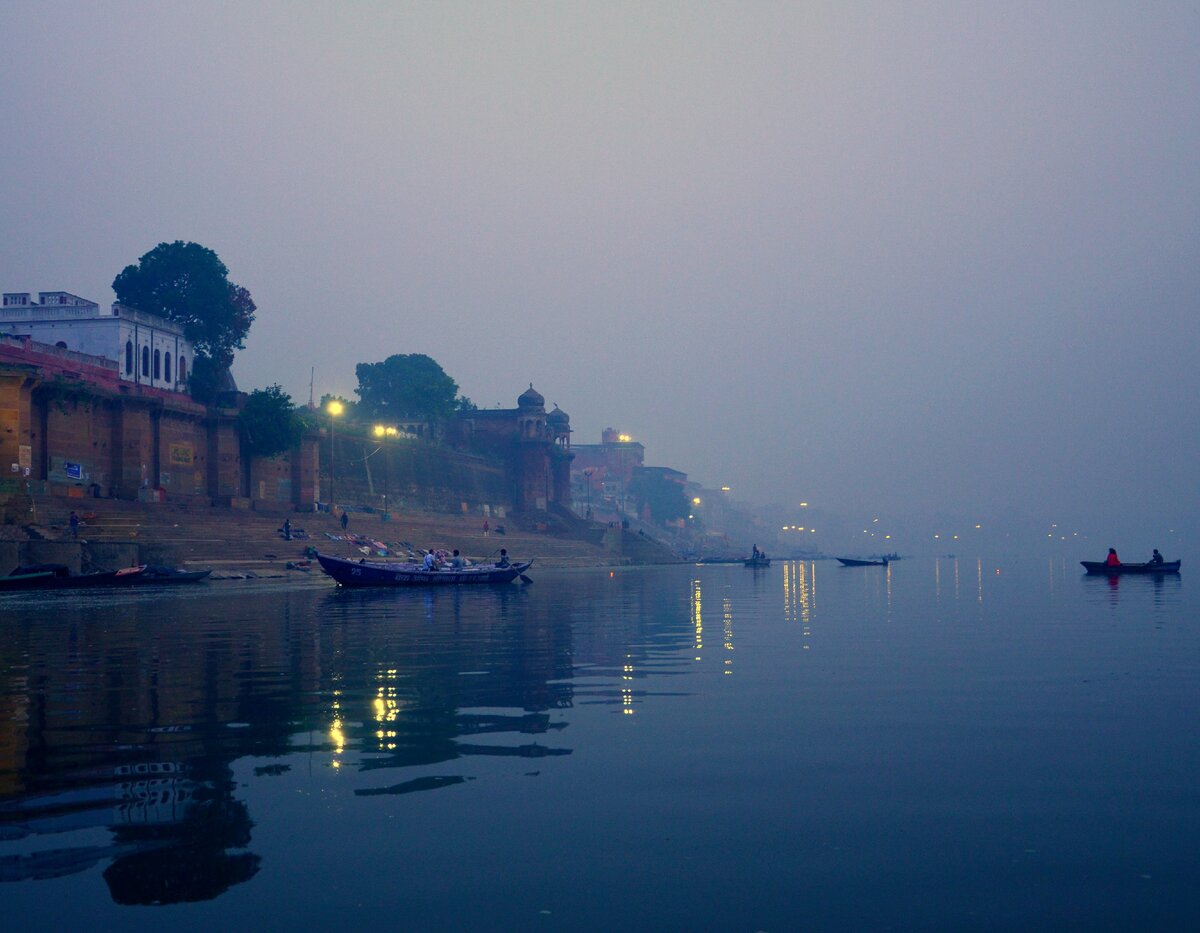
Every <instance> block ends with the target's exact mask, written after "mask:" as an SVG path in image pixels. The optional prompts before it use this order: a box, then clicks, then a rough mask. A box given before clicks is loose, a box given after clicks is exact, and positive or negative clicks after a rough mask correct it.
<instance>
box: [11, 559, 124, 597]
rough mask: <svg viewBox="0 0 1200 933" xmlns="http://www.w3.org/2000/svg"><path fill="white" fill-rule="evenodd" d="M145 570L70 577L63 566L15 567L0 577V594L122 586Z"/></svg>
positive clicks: (99, 572)
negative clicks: (5, 575) (16, 591)
mask: <svg viewBox="0 0 1200 933" xmlns="http://www.w3.org/2000/svg"><path fill="white" fill-rule="evenodd" d="M144 570H145V567H126V568H125V569H124V570H101V571H98V572H96V573H71V571H70V568H68V567H67V566H66V565H64V564H32V565H29V566H26V567H16V568H14V569H13V572H12V573H10V574H9V575H8V576H7V577H0V593H7V592H10V591H12V590H65V589H78V588H81V587H93V586H125V585H128V584H131V583H133V582H135V581H136V580H137V579H138V578H139V577H140V576H141V575H142V572H143V571H144Z"/></svg>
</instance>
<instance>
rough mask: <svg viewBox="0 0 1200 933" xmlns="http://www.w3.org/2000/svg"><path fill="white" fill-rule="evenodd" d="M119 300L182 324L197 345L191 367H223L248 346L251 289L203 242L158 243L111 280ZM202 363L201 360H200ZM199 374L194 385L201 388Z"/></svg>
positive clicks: (252, 309)
mask: <svg viewBox="0 0 1200 933" xmlns="http://www.w3.org/2000/svg"><path fill="white" fill-rule="evenodd" d="M112 287H113V291H114V292H115V293H116V296H117V301H118V302H120V303H121V304H123V305H126V306H128V307H130V308H134V309H136V310H138V311H143V312H145V313H147V314H157V315H158V316H159V317H164V318H166V319H167V320H169V321H174V322H176V323H177V324H182V325H183V329H184V333H185V334H186V335H187V338H188V340H190V341H191V342H192V346H193V347H194V350H195V359H194V361H193V373H196V374H197V376H201V375H203V374H204V373H205V372H209V374H210V375H211V374H212V372H217V373H219V372H220V371H221V370H225V369H228V368H229V366H230V364H232V363H233V351H234V350H240V349H241V348H242V347H243V346H244V341H245V338H246V334H247V333H249V331H250V325H251V324H253V323H254V312H255V310H257V309H256V307H255V304H254V299H252V298H251V297H250V292H248V291H247V290H246V289H245V288H243V287H242V286H240V285H235V284H234V283H233V282H230V281H229V270H228V269H227V268H225V264H224V263H223V262H221V260H220V258H218V256H217V254H216V253H214V252H213V251H212V250H211V249H208V248H207V247H204V246H201V245H200V244H199V243H184V242H183V241H182V240H176V241H175V242H174V243H159V244H158V246H156V247H154V249H152V250H150V252H148V253H146V254H145V255H144V256H142V257H141V258H140V259H139V260H138V262H137V265H135V266H126V267H125V268H124V269H123V270H121V272H120V274H119V275H118V276H117V277H116V278H115V279H114V280H113V286H112ZM196 364H198V365H196ZM208 381H211V380H203V379H202V380H200V382H198V383H197V384H196V385H195V386H193V390H194V391H193V394H194V395H197V397H201V395H203V391H201V392H200V393H197V392H196V391H195V389H196V388H201V389H202V390H203V388H204V386H202V385H200V383H201V382H208Z"/></svg>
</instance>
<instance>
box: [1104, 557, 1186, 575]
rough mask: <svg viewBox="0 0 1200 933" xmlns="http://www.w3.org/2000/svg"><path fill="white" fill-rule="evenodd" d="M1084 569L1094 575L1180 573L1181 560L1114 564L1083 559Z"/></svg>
mask: <svg viewBox="0 0 1200 933" xmlns="http://www.w3.org/2000/svg"><path fill="white" fill-rule="evenodd" d="M1080 563H1081V564H1083V569H1084V570H1086V571H1087V572H1088V573H1089V574H1092V575H1094V576H1101V575H1103V576H1109V577H1111V576H1115V575H1117V574H1125V573H1179V565H1180V564H1182V563H1183V561H1180V560H1168V561H1163V562H1162V563H1161V564H1113V565H1111V566H1110V565H1109V564H1107V563H1105V562H1104V561H1102V560H1081V561H1080Z"/></svg>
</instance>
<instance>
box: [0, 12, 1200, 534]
mask: <svg viewBox="0 0 1200 933" xmlns="http://www.w3.org/2000/svg"><path fill="white" fill-rule="evenodd" d="M0 33H2V34H3V35H4V36H5V37H6V42H5V57H4V58H3V60H2V61H0V116H2V117H3V126H4V129H5V148H4V151H5V163H4V168H5V170H4V172H3V173H2V175H0V209H2V213H3V217H4V225H3V234H2V237H3V248H2V249H0V287H2V288H3V290H5V291H38V290H53V289H64V290H67V291H71V292H74V293H76V294H79V295H83V296H85V297H88V298H91V299H93V300H97V301H99V302H101V303H107V302H110V301H112V297H113V296H112V292H111V287H110V286H111V282H112V280H113V277H114V276H115V275H116V274H117V273H118V272H119V271H120V270H121V269H122V268H123V267H124V266H125V265H127V264H129V263H132V262H135V261H136V260H137V258H138V257H139V256H140V255H142V254H143V253H145V252H146V251H148V250H149V249H151V248H152V247H154V246H155V245H156V244H158V243H159V242H162V241H170V240H175V239H183V240H193V241H196V242H198V243H202V244H204V245H205V246H207V247H209V248H211V249H213V250H215V251H216V252H217V253H218V254H219V255H220V257H221V258H222V260H223V261H224V262H225V264H226V265H227V266H228V267H229V270H230V278H231V279H232V280H233V281H235V282H237V283H239V284H241V285H244V286H245V287H246V288H248V289H249V290H250V292H251V294H252V295H253V296H254V299H255V301H256V302H257V304H258V308H259V311H258V319H257V321H256V322H255V325H254V327H253V329H252V330H251V332H250V336H249V338H248V340H247V346H246V349H245V350H243V351H242V352H241V353H239V355H238V358H237V362H236V363H235V367H234V373H235V375H236V377H237V379H238V381H239V383H240V385H241V386H242V388H244V389H252V388H256V387H263V386H266V385H269V384H272V383H279V384H280V385H282V386H283V387H284V388H285V389H286V390H287V391H288V392H290V393H291V395H292V396H293V398H294V399H295V400H296V401H297V402H304V401H306V400H307V398H308V384H309V373H310V368H313V367H315V370H316V379H315V392H316V395H317V396H318V397H319V396H320V395H321V394H322V393H325V392H333V393H338V394H343V395H347V396H350V397H353V390H354V387H355V384H356V383H355V377H354V367H355V364H356V363H359V362H375V361H379V360H382V359H384V358H385V357H387V356H389V355H391V354H393V353H427V354H429V355H430V356H432V357H433V358H434V359H436V360H437V361H438V362H439V363H441V364H442V366H443V367H444V368H445V369H446V371H447V372H448V373H449V374H450V375H451V376H452V377H453V378H454V379H455V380H456V381H457V382H458V383H459V385H460V387H461V391H462V392H463V393H464V394H465V395H467V396H469V397H471V398H472V399H473V400H474V401H475V402H477V403H478V404H479V405H481V406H483V407H492V406H494V405H496V404H497V403H499V404H501V405H503V406H505V407H510V406H512V405H514V404H515V400H516V397H517V395H518V394H519V393H520V392H521V391H522V390H523V389H524V388H525V387H526V386H527V385H528V384H529V383H530V382H532V383H533V384H534V385H535V386H536V387H537V388H538V390H539V391H540V392H541V393H542V394H543V395H544V396H545V397H546V401H547V406H548V407H549V406H550V405H551V404H553V403H555V402H557V403H558V404H560V405H561V406H562V407H563V408H564V409H565V410H566V411H568V412H569V413H570V415H571V422H572V426H573V427H574V429H575V431H576V434H575V439H576V441H577V442H595V441H597V440H598V439H599V434H600V431H601V429H602V428H604V427H606V426H610V425H611V426H613V427H616V428H618V429H620V430H622V431H626V432H628V433H630V434H632V435H633V436H635V437H636V438H637V439H639V440H641V441H642V442H643V443H645V445H646V448H647V461H648V462H649V463H653V464H661V465H668V466H674V467H677V468H679V469H682V470H685V471H687V472H688V473H689V474H690V476H691V477H692V478H694V479H697V480H699V481H701V482H704V483H706V484H708V485H712V486H720V485H723V484H724V485H729V486H732V487H733V488H734V491H735V494H736V495H737V496H738V497H739V498H742V499H746V500H750V501H758V502H766V501H775V502H785V503H786V502H792V501H793V500H794V501H796V502H799V501H800V500H802V499H803V500H807V501H811V502H813V503H814V504H820V505H821V506H822V507H825V508H830V509H839V510H843V511H846V512H853V511H854V510H855V509H860V510H878V509H892V510H895V511H908V512H932V511H946V512H957V513H963V514H979V515H981V516H993V515H996V514H1002V513H1007V512H1011V511H1012V510H1014V509H1015V510H1018V511H1019V512H1021V513H1023V514H1025V515H1029V516H1034V517H1037V516H1043V515H1044V516H1046V517H1052V516H1055V517H1059V518H1060V519H1061V520H1063V521H1082V522H1089V523H1091V525H1092V527H1093V528H1094V529H1106V528H1108V527H1111V529H1112V530H1113V532H1114V533H1117V532H1119V531H1120V530H1121V528H1122V526H1123V524H1124V525H1129V524H1130V523H1131V522H1137V521H1150V520H1153V521H1162V522H1171V523H1173V524H1186V523H1188V522H1194V521H1195V520H1196V514H1197V497H1196V491H1197V488H1196V479H1195V470H1196V463H1197V459H1198V457H1197V455H1198V454H1200V430H1198V428H1200V425H1198V423H1197V416H1196V405H1195V398H1196V395H1197V389H1198V388H1200V375H1198V373H1197V366H1196V360H1195V357H1196V353H1195V349H1194V348H1195V346H1196V345H1197V338H1198V337H1200V325H1198V323H1197V314H1196V312H1197V307H1196V305H1197V296H1198V295H1200V256H1198V252H1200V248H1198V246H1200V237H1198V234H1200V220H1198V218H1200V160H1198V159H1197V153H1200V13H1198V12H1197V10H1196V8H1195V7H1194V6H1192V5H1184V4H1168V3H1160V4H1154V5H1150V6H1143V5H1139V4H1132V3H1086V4H1085V3H1050V4H1015V3H1006V4H995V5H978V4H967V3H903V4H900V3H860V4H846V3H803V2H797V3H790V4H767V3H758V4H755V3H737V4H700V3H684V4H653V5H646V4H615V3H588V4H554V5H551V4H525V3H515V4H483V3H481V4H393V3H370V4H368V3H349V4H337V5H333V4H329V5H315V4H298V3H252V4H235V3H204V4H186V3H144V4H142V3H136V4H135V3H102V4H95V5H93V4H84V3H66V2H61V3H54V4H42V3H25V2H9V3H7V4H5V5H3V7H0Z"/></svg>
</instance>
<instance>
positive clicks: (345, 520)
mask: <svg viewBox="0 0 1200 933" xmlns="http://www.w3.org/2000/svg"><path fill="white" fill-rule="evenodd" d="M349 524H350V516H349V515H347V514H346V512H345V511H343V512H342V531H345V530H346V526H347V525H349Z"/></svg>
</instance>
